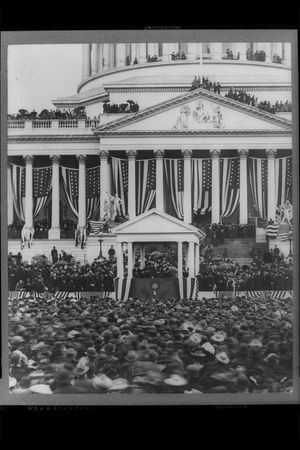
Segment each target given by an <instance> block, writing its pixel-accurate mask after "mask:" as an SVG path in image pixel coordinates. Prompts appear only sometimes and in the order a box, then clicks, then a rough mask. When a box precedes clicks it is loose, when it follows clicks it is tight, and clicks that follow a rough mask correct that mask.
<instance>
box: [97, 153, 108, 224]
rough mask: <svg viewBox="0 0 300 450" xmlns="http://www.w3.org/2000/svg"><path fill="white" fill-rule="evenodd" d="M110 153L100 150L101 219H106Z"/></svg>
mask: <svg viewBox="0 0 300 450" xmlns="http://www.w3.org/2000/svg"><path fill="white" fill-rule="evenodd" d="M108 156H109V153H108V151H107V150H101V151H100V152H99V157H100V220H104V214H105V211H104V203H105V199H106V198H107V192H108V190H109V186H108V164H107V159H108Z"/></svg>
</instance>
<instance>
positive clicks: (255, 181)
mask: <svg viewBox="0 0 300 450" xmlns="http://www.w3.org/2000/svg"><path fill="white" fill-rule="evenodd" d="M248 177H249V181H250V189H251V194H252V198H253V202H254V205H253V206H254V209H255V212H256V214H257V217H260V218H262V219H263V218H266V217H267V198H268V192H267V189H268V183H267V178H268V166H267V159H265V158H248Z"/></svg>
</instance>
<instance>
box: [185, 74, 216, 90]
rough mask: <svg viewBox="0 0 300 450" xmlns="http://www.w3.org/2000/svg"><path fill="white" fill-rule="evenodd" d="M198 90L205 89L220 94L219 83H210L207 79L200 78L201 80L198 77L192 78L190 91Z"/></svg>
mask: <svg viewBox="0 0 300 450" xmlns="http://www.w3.org/2000/svg"><path fill="white" fill-rule="evenodd" d="M199 88H202V89H206V90H208V91H213V92H214V93H215V94H220V93H221V85H220V83H219V82H217V83H215V82H214V83H212V81H210V80H209V79H208V77H201V78H200V77H199V76H198V77H197V76H195V77H194V79H193V81H192V86H191V88H190V91H193V90H194V89H199Z"/></svg>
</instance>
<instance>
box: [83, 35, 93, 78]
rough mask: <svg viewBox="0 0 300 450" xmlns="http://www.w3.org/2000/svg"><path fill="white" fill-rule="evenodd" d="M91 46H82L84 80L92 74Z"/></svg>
mask: <svg viewBox="0 0 300 450" xmlns="http://www.w3.org/2000/svg"><path fill="white" fill-rule="evenodd" d="M90 46H91V44H83V45H82V79H83V80H84V79H85V78H87V77H89V76H90V74H91V48H90Z"/></svg>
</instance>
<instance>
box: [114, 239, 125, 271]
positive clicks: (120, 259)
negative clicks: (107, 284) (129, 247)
mask: <svg viewBox="0 0 300 450" xmlns="http://www.w3.org/2000/svg"><path fill="white" fill-rule="evenodd" d="M116 254H117V277H118V278H124V267H123V248H122V244H121V242H117V251H116Z"/></svg>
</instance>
